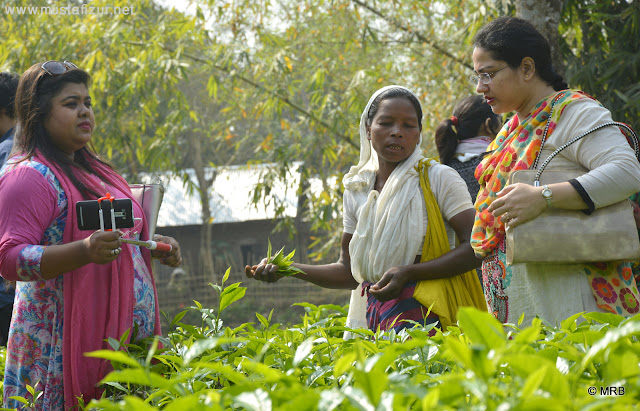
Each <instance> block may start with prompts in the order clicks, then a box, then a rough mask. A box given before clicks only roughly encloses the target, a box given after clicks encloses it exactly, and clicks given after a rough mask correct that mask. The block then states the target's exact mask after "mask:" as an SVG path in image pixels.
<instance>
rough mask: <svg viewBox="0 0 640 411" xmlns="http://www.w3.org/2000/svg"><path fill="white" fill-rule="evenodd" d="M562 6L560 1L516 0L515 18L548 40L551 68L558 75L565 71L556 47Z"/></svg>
mask: <svg viewBox="0 0 640 411" xmlns="http://www.w3.org/2000/svg"><path fill="white" fill-rule="evenodd" d="M562 5H563V1H562V0H516V16H518V17H520V18H522V19H525V20H527V21H528V22H530V23H531V24H533V25H534V26H535V27H536V28H537V29H538V30H539V31H540V32H541V33H542V34H543V35H544V36H545V37H546V38H547V40H549V44H550V45H551V57H552V59H553V67H554V68H555V70H556V71H557V72H558V73H559V74H560V75H564V71H565V69H564V64H563V59H562V56H561V55H560V51H559V47H558V25H559V24H560V16H561V14H562Z"/></svg>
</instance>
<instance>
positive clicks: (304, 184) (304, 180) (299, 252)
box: [295, 165, 309, 264]
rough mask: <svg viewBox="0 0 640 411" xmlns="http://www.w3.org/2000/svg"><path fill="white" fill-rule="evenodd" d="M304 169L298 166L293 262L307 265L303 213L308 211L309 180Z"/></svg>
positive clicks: (306, 235) (307, 233)
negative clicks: (298, 183) (298, 184)
mask: <svg viewBox="0 0 640 411" xmlns="http://www.w3.org/2000/svg"><path fill="white" fill-rule="evenodd" d="M305 170H306V168H305V166H304V165H302V166H300V187H299V188H298V190H299V192H300V194H298V205H297V207H296V219H295V228H296V238H295V243H296V256H295V260H296V261H297V262H299V263H303V264H308V263H309V258H308V257H307V250H308V247H309V226H308V223H307V222H306V221H305V218H304V216H305V213H306V211H307V210H308V209H309V206H308V201H309V196H308V195H307V192H308V190H309V179H308V177H307V173H306V171H305Z"/></svg>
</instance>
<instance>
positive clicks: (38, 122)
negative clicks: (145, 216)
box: [14, 63, 111, 198]
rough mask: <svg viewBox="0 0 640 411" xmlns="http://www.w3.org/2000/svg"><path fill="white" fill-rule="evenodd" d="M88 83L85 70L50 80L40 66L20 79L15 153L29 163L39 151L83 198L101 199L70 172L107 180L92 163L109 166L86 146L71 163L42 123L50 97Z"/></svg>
mask: <svg viewBox="0 0 640 411" xmlns="http://www.w3.org/2000/svg"><path fill="white" fill-rule="evenodd" d="M90 82H91V77H90V76H89V74H88V73H87V72H86V71H84V70H80V69H77V68H76V69H72V70H69V71H66V72H65V73H63V74H60V75H56V76H51V75H49V74H47V73H46V72H45V71H44V70H43V69H42V63H36V64H34V65H33V66H31V67H29V69H27V71H25V72H24V74H23V75H22V76H21V77H20V82H19V84H18V90H17V93H16V104H15V108H16V113H17V117H18V128H17V130H18V131H17V132H16V135H15V145H16V147H15V148H14V150H15V151H17V152H19V153H22V154H25V156H26V157H25V158H24V160H28V159H31V158H32V157H33V156H34V155H35V154H36V150H39V151H40V153H41V154H42V156H43V157H44V158H46V159H47V160H48V161H49V162H51V163H52V164H54V165H55V166H56V167H57V168H58V169H59V170H60V171H61V172H62V173H63V174H64V175H66V176H67V177H68V178H69V179H70V180H71V182H72V184H73V185H74V186H75V187H76V188H77V189H78V191H80V192H81V193H82V194H83V196H85V198H87V197H88V196H91V197H100V195H101V194H99V193H97V192H95V190H93V189H92V188H90V187H88V186H87V185H86V184H85V183H84V182H83V181H82V180H81V179H79V178H78V177H77V176H76V174H75V173H74V172H73V170H74V169H75V170H83V169H84V170H87V171H89V172H90V173H92V174H96V175H98V176H102V177H106V176H105V175H104V174H103V173H101V172H99V171H98V170H96V168H95V167H94V166H92V163H95V161H97V162H98V163H100V164H102V165H104V166H106V167H108V168H111V166H110V165H109V164H107V163H105V162H103V161H101V160H100V159H98V157H97V156H96V154H95V153H94V152H93V150H91V149H90V148H89V147H88V146H84V147H83V148H81V149H80V150H78V151H76V152H75V153H74V156H73V159H71V158H70V157H69V155H68V154H66V153H64V152H63V151H62V150H60V149H59V148H58V147H57V146H56V145H55V144H54V143H53V142H52V140H51V137H50V135H49V133H48V132H47V130H46V128H45V126H44V122H45V119H46V118H47V115H48V114H49V113H50V112H51V105H52V104H51V102H52V100H53V97H55V96H56V95H58V94H59V93H60V92H61V91H62V89H63V88H64V87H65V86H66V85H67V84H69V83H75V84H84V85H85V86H87V87H88V86H89V83H90Z"/></svg>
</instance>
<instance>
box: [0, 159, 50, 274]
mask: <svg viewBox="0 0 640 411" xmlns="http://www.w3.org/2000/svg"><path fill="white" fill-rule="evenodd" d="M42 167H44V166H42ZM44 169H46V170H44ZM44 169H43V170H39V169H38V168H33V167H27V166H20V165H18V166H15V167H12V168H10V169H8V170H7V168H5V169H4V170H3V175H2V176H1V178H0V215H1V216H2V218H0V233H2V237H0V274H2V277H4V278H5V279H7V280H10V281H38V280H43V277H42V274H41V271H40V262H41V259H42V254H43V252H44V249H45V246H44V245H42V244H45V243H43V238H44V237H45V230H47V228H48V227H49V226H51V224H52V223H53V222H54V220H55V219H56V218H57V217H58V216H59V215H60V210H59V207H58V206H59V204H58V203H59V198H58V197H59V196H58V194H57V193H56V191H55V190H54V189H53V187H52V184H51V182H50V181H48V180H47V178H48V176H47V171H48V169H47V168H46V167H44Z"/></svg>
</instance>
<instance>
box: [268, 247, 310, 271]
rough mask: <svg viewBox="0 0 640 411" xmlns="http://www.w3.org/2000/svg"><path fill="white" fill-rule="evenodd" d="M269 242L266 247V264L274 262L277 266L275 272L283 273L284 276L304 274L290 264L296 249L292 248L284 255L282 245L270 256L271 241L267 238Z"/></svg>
mask: <svg viewBox="0 0 640 411" xmlns="http://www.w3.org/2000/svg"><path fill="white" fill-rule="evenodd" d="M267 241H268V243H269V248H267V264H274V265H277V266H278V271H277V274H280V275H283V276H285V277H289V276H292V275H296V274H304V271H302V270H301V269H299V268H296V267H294V266H292V265H291V264H292V263H293V260H292V258H293V256H294V254H295V253H296V250H293V251H292V252H290V253H289V254H288V255H286V256H285V255H284V247H282V248H281V249H280V251H278V252H277V253H276V254H275V255H274V256H273V257H271V241H270V240H267Z"/></svg>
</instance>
